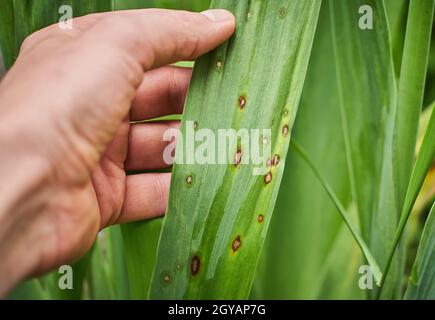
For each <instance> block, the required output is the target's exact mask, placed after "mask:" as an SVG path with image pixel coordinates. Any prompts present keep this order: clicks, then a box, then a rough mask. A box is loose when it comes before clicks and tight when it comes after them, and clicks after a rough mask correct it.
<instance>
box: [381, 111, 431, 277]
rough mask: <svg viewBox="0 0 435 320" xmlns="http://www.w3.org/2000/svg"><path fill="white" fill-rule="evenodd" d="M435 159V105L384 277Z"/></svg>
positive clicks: (409, 186)
mask: <svg viewBox="0 0 435 320" xmlns="http://www.w3.org/2000/svg"><path fill="white" fill-rule="evenodd" d="M434 159H435V105H434V106H432V113H431V117H430V119H429V123H428V126H427V129H426V133H425V135H424V138H423V142H422V144H421V147H420V151H419V153H418V156H417V160H416V162H415V165H414V169H413V171H412V175H411V179H410V182H409V185H408V190H407V192H406V196H405V203H404V205H403V209H402V214H401V216H400V221H399V225H398V227H397V231H396V235H395V237H394V241H393V245H392V248H391V249H390V253H389V255H388V259H387V263H386V265H385V268H384V272H383V274H384V275H388V272H389V269H390V264H391V261H392V259H393V257H394V254H395V252H396V248H397V246H398V244H399V241H400V238H401V237H402V234H403V230H404V229H405V226H406V223H407V222H408V219H409V215H410V214H411V210H412V207H413V206H414V203H415V200H416V199H417V196H418V193H419V191H420V189H421V186H422V185H423V182H424V179H425V177H426V174H427V172H428V171H429V169H430V166H431V164H432V162H433V161H434Z"/></svg>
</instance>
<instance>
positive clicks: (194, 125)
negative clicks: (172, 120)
mask: <svg viewBox="0 0 435 320" xmlns="http://www.w3.org/2000/svg"><path fill="white" fill-rule="evenodd" d="M193 128H194V129H197V128H198V121H194V122H193Z"/></svg>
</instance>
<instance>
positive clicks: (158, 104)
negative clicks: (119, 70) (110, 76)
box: [130, 67, 192, 121]
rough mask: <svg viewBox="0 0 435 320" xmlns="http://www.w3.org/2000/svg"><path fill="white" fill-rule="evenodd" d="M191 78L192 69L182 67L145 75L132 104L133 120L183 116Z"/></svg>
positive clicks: (156, 70)
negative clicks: (175, 115) (172, 115)
mask: <svg viewBox="0 0 435 320" xmlns="http://www.w3.org/2000/svg"><path fill="white" fill-rule="evenodd" d="M191 77H192V69H191V68H181V67H161V68H158V69H155V70H151V71H149V72H147V73H145V76H144V79H143V81H142V84H141V86H140V87H139V89H138V91H137V94H136V97H135V98H134V100H133V102H132V108H131V111H130V118H131V120H133V121H139V120H146V119H152V118H157V117H161V116H165V115H170V114H181V113H182V112H183V107H184V100H185V98H186V93H187V90H188V88H189V83H190V79H191Z"/></svg>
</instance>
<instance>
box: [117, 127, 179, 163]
mask: <svg viewBox="0 0 435 320" xmlns="http://www.w3.org/2000/svg"><path fill="white" fill-rule="evenodd" d="M179 126H180V122H179V121H161V122H151V123H138V124H134V125H132V126H131V129H130V136H129V142H128V154H127V160H126V162H125V170H127V171H136V170H154V169H161V168H166V167H169V166H171V165H172V163H171V161H170V160H171V159H169V158H168V156H171V155H172V152H171V150H167V152H166V154H164V151H165V148H167V147H168V145H169V144H170V143H173V141H174V139H175V138H176V136H177V132H178V128H179ZM165 140H166V141H165Z"/></svg>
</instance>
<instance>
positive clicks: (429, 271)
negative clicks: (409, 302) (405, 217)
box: [405, 203, 435, 300]
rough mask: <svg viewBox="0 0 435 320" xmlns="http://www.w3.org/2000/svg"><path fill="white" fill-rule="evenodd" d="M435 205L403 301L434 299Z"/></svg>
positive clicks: (426, 225) (422, 237) (428, 219)
mask: <svg viewBox="0 0 435 320" xmlns="http://www.w3.org/2000/svg"><path fill="white" fill-rule="evenodd" d="M434 261H435V203H434V204H433V205H432V209H431V210H430V213H429V216H428V218H427V221H426V224H425V227H424V230H423V234H422V236H421V241H420V245H419V247H418V252H417V257H416V259H415V262H414V266H413V268H412V274H411V277H410V278H409V281H408V289H407V291H406V295H405V299H413V300H415V299H431V300H433V299H435V281H434V279H435V264H434Z"/></svg>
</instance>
